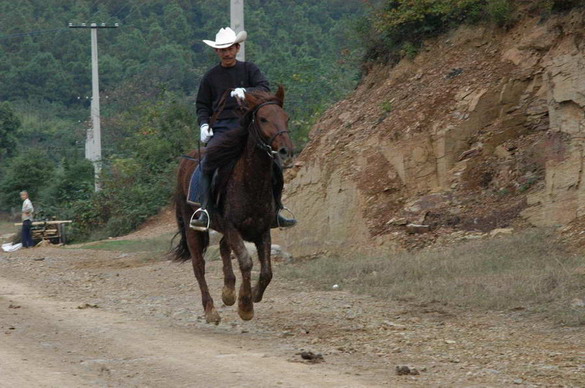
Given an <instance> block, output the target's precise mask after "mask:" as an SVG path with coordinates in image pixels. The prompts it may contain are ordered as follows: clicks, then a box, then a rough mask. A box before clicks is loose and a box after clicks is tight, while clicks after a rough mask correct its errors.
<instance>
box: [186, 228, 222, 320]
mask: <svg viewBox="0 0 585 388" xmlns="http://www.w3.org/2000/svg"><path fill="white" fill-rule="evenodd" d="M187 242H188V244H189V251H190V252H191V261H192V262H193V271H194V272H195V278H196V279H197V283H199V289H200V290H201V301H202V303H203V309H204V311H205V320H206V321H207V323H215V324H216V325H217V324H219V322H220V321H221V317H220V316H219V314H218V312H217V310H215V306H214V305H213V299H212V298H211V295H210V294H209V287H207V282H206V281H205V259H204V258H203V236H202V233H201V232H196V231H194V230H192V229H189V230H188V231H187Z"/></svg>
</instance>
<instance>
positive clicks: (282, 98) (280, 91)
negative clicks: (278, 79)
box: [275, 85, 284, 106]
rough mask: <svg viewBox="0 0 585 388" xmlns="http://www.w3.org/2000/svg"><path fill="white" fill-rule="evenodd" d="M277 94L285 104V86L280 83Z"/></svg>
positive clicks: (282, 103)
mask: <svg viewBox="0 0 585 388" xmlns="http://www.w3.org/2000/svg"><path fill="white" fill-rule="evenodd" d="M275 96H276V98H278V100H279V101H280V105H282V106H284V86H282V85H278V90H277V91H276V94H275Z"/></svg>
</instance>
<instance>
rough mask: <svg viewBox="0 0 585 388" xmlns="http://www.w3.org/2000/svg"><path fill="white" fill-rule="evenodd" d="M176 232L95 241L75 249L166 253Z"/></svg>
mask: <svg viewBox="0 0 585 388" xmlns="http://www.w3.org/2000/svg"><path fill="white" fill-rule="evenodd" d="M173 235H174V234H165V235H162V236H159V237H155V238H149V239H140V240H103V241H99V242H95V243H89V244H84V245H81V246H77V247H74V248H73V249H79V248H82V249H96V250H101V251H116V252H125V253H132V252H152V253H164V252H168V251H169V250H170V248H171V239H172V238H173Z"/></svg>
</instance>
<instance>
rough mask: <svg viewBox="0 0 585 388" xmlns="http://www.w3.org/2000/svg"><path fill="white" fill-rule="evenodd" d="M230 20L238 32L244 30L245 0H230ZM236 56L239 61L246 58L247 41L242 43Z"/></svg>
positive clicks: (233, 28) (232, 26)
mask: <svg viewBox="0 0 585 388" xmlns="http://www.w3.org/2000/svg"><path fill="white" fill-rule="evenodd" d="M230 20H231V23H230V24H231V28H232V30H234V31H235V32H236V34H237V33H238V32H240V31H244V0H230ZM236 58H237V59H238V60H239V61H245V60H246V42H242V43H240V52H239V53H238V55H237V57H236Z"/></svg>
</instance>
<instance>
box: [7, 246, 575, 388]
mask: <svg viewBox="0 0 585 388" xmlns="http://www.w3.org/2000/svg"><path fill="white" fill-rule="evenodd" d="M219 264H220V263H219V262H211V263H210V265H209V268H208V279H209V282H210V287H211V290H214V291H213V292H212V294H213V295H214V296H215V297H216V304H218V305H219V306H221V302H220V298H219V291H220V290H221V268H220V266H219ZM284 265H285V264H277V265H276V266H275V272H276V276H275V279H274V280H273V283H272V284H271V285H270V287H269V288H268V291H267V295H266V299H265V301H264V302H262V303H260V304H257V305H256V316H255V318H254V320H253V321H251V322H242V321H241V320H240V319H239V318H238V316H237V313H236V311H235V309H234V308H232V307H220V308H219V311H220V314H221V315H222V318H223V321H222V323H221V324H220V325H219V326H210V325H207V324H205V323H204V319H203V317H202V316H201V315H202V309H201V306H200V302H199V293H198V289H197V287H196V284H195V280H194V278H193V275H192V272H191V268H190V267H189V266H188V265H177V264H172V263H169V262H167V261H164V260H163V259H162V258H161V257H160V255H156V254H145V253H131V254H128V253H120V252H111V251H97V250H89V249H59V248H36V249H34V250H27V251H18V252H15V253H12V254H9V255H8V254H3V255H1V256H0V376H1V378H0V386H1V387H33V386H34V387H83V386H91V387H94V386H108V387H122V386H123V387H132V386H140V387H145V386H147V387H162V386H165V387H167V386H169V387H170V386H172V387H231V386H238V387H246V386H254V387H274V386H283V387H328V386H336V387H362V386H368V387H372V386H429V385H431V386H510V385H520V386H522V385H524V386H585V335H584V334H585V331H584V330H583V329H582V328H558V327H555V326H553V325H552V324H549V323H546V322H536V321H535V320H534V319H533V318H531V317H525V316H523V315H522V312H503V313H491V314H476V313H470V312H464V311H457V312H454V311H448V310H446V309H444V308H438V307H437V306H409V305H405V304H400V303H397V302H395V301H381V300H377V299H374V298H370V297H364V296H356V295H352V294H349V293H346V292H344V291H329V292H323V291H322V292H317V291H314V290H311V289H308V288H307V287H305V286H304V285H303V284H293V283H291V282H289V281H287V280H285V279H283V278H282V277H280V276H279V275H278V273H279V268H282V266H284ZM303 350H304V351H313V352H315V353H317V352H319V353H322V354H323V357H324V362H320V363H314V364H313V363H306V362H304V361H302V359H301V357H300V356H299V355H298V353H299V352H301V351H303ZM398 365H408V366H410V367H416V368H417V369H418V370H419V372H420V374H419V375H410V376H398V375H397V374H396V371H395V368H396V366H398Z"/></svg>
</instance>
